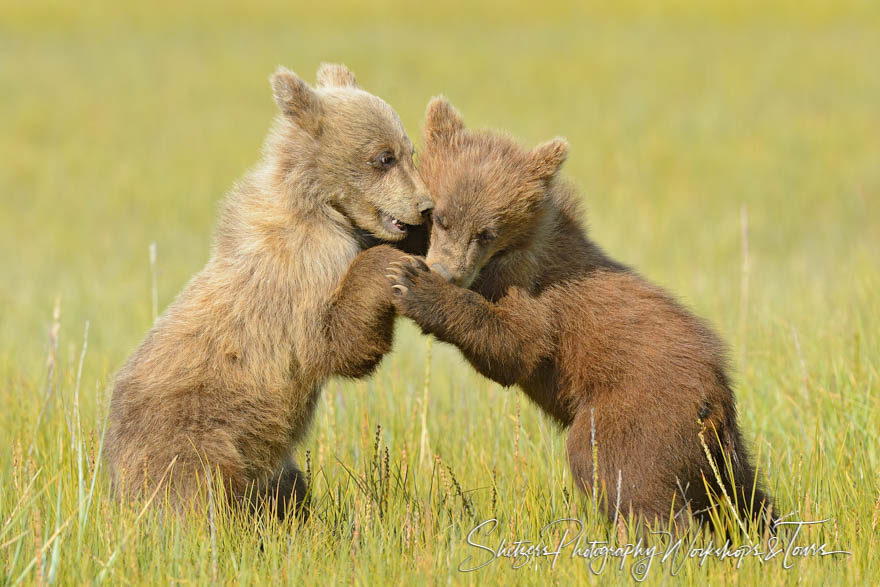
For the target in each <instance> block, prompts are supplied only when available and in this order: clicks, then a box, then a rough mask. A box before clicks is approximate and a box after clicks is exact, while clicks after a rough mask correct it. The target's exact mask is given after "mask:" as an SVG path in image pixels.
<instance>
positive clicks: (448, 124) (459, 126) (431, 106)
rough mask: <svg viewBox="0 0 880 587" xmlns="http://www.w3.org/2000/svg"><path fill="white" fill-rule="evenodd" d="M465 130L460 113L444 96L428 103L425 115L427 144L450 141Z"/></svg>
mask: <svg viewBox="0 0 880 587" xmlns="http://www.w3.org/2000/svg"><path fill="white" fill-rule="evenodd" d="M463 130H464V121H463V120H462V119H461V115H460V114H459V113H458V111H457V110H456V109H455V108H454V107H453V106H452V104H450V103H449V100H447V99H446V98H444V97H443V96H435V97H434V98H431V101H430V102H428V109H427V111H426V113H425V143H434V142H438V141H449V140H451V139H452V137H453V136H455V134H456V133H458V132H461V131H463Z"/></svg>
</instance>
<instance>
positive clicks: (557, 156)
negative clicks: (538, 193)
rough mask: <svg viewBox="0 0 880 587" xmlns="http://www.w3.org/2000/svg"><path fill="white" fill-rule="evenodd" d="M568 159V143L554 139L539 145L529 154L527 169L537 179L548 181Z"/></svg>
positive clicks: (560, 139) (561, 139)
mask: <svg viewBox="0 0 880 587" xmlns="http://www.w3.org/2000/svg"><path fill="white" fill-rule="evenodd" d="M567 157H568V141H566V140H565V139H563V138H562V137H556V138H555V139H551V140H549V141H547V142H545V143H541V144H540V145H538V146H537V147H535V148H534V149H532V151H531V152H530V153H529V169H530V171H531V172H532V173H533V174H535V175H536V176H537V177H538V179H550V178H551V177H553V176H554V175H556V173H557V172H558V171H559V168H560V167H562V164H563V163H565V159H566V158H567Z"/></svg>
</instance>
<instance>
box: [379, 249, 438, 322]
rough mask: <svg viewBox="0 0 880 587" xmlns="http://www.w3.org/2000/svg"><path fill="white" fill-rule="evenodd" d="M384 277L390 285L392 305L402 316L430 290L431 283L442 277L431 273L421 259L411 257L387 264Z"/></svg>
mask: <svg viewBox="0 0 880 587" xmlns="http://www.w3.org/2000/svg"><path fill="white" fill-rule="evenodd" d="M385 277H387V278H388V280H389V282H390V283H391V291H392V292H393V294H394V295H393V296H392V300H393V302H394V305H395V306H396V307H397V309H398V310H399V311H400V312H401V313H402V314H408V313H409V312H410V311H411V310H413V309H414V306H415V305H417V303H418V299H420V298H421V297H422V294H424V293H427V292H429V291H430V290H431V288H432V282H433V281H435V280H440V281H441V282H442V281H443V278H442V277H440V276H439V275H437V274H435V273H432V272H431V270H430V269H429V268H428V266H427V265H426V264H425V261H424V260H423V259H422V258H421V257H415V256H412V255H407V256H406V257H404V258H403V259H401V260H400V261H394V262H392V263H391V264H389V265H388V267H387V269H386V271H385Z"/></svg>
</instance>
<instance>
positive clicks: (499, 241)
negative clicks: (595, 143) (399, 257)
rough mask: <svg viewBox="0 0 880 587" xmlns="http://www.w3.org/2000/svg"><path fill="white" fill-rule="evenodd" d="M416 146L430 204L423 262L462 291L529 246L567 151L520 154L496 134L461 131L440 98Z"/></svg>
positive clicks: (547, 147)
mask: <svg viewBox="0 0 880 587" xmlns="http://www.w3.org/2000/svg"><path fill="white" fill-rule="evenodd" d="M424 140H425V149H424V151H423V152H422V154H421V156H420V165H419V168H420V171H421V174H422V177H423V179H424V181H425V183H426V184H427V186H428V189H429V191H430V192H431V194H432V195H433V197H434V201H435V208H434V211H433V214H432V216H433V226H432V228H431V240H430V248H429V250H428V254H427V258H426V263H427V264H428V266H429V267H431V269H433V270H434V271H436V272H437V273H439V274H441V275H442V276H443V277H445V278H446V279H447V280H448V281H450V282H452V283H454V284H455V285H458V286H460V287H464V288H467V287H470V285H471V284H472V283H473V282H474V280H475V279H476V278H477V276H478V275H479V273H480V270H481V269H482V268H483V267H485V266H486V264H488V263H489V261H490V260H491V259H493V258H495V257H497V256H498V255H500V254H503V253H505V252H507V251H512V250H515V249H517V248H519V247H524V246H526V245H527V244H528V243H529V242H530V234H531V232H532V231H533V230H534V228H535V227H536V225H537V224H538V223H539V222H540V220H541V217H542V209H543V207H544V206H543V203H544V199H545V198H546V197H547V196H546V192H547V182H548V181H549V180H551V179H552V178H553V176H554V175H555V174H556V172H557V171H558V170H559V167H560V166H561V165H562V163H563V162H564V161H565V157H566V155H567V153H568V144H567V143H566V142H565V140H563V139H553V140H551V141H548V142H546V143H543V144H541V145H538V146H537V147H535V148H534V149H533V150H531V151H527V150H525V149H523V148H522V147H520V146H519V145H518V144H517V143H516V142H515V141H513V140H512V139H509V138H507V137H503V136H499V135H498V134H496V133H480V132H475V133H471V132H468V131H467V130H465V128H464V123H463V122H462V119H461V116H460V115H459V114H458V112H456V111H455V109H454V108H453V107H452V105H451V104H449V102H447V101H446V100H445V99H444V98H442V97H441V98H434V99H433V100H431V102H430V103H429V104H428V110H427V115H426V121H425V131H424Z"/></svg>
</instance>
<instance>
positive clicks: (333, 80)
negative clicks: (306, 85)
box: [318, 63, 358, 88]
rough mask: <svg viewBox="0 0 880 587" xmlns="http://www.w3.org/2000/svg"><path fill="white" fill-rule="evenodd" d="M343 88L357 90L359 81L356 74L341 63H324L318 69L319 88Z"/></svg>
mask: <svg viewBox="0 0 880 587" xmlns="http://www.w3.org/2000/svg"><path fill="white" fill-rule="evenodd" d="M332 86H335V87H341V88H356V87H358V85H357V80H356V79H355V77H354V74H353V73H352V72H351V70H350V69H348V68H347V67H346V66H344V65H342V64H341V63H322V64H321V65H320V67H318V87H319V88H327V87H332Z"/></svg>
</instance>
